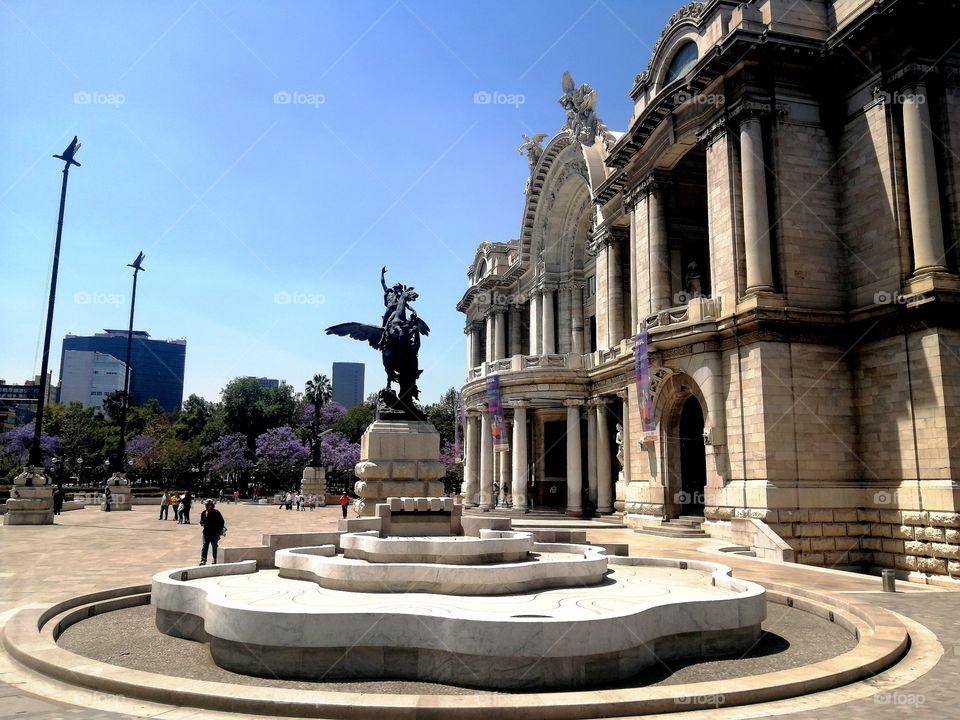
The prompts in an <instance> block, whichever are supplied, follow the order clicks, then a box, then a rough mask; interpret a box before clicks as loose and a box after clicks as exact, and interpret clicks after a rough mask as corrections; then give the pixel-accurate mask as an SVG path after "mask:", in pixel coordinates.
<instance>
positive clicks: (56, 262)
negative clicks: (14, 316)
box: [27, 136, 80, 468]
mask: <svg viewBox="0 0 960 720" xmlns="http://www.w3.org/2000/svg"><path fill="white" fill-rule="evenodd" d="M79 149H80V143H79V142H77V137H76V136H74V137H73V141H72V142H71V143H70V144H69V145H68V146H67V149H66V150H64V151H63V154H62V155H54V156H53V157H55V158H57V159H58V160H63V183H62V184H61V186H60V215H59V217H58V218H57V242H56V244H55V245H54V248H53V272H52V273H51V276H50V299H49V300H48V301H47V328H46V331H45V333H44V335H43V360H42V361H41V363H40V397H39V398H37V415H36V417H35V418H34V427H33V443H32V444H31V445H30V457H29V459H28V460H27V464H28V465H29V466H31V467H35V468H39V467H41V466H42V465H43V457H42V455H41V453H40V433H41V432H42V429H43V409H44V405H45V401H46V395H47V372H48V368H49V366H50V335H51V334H52V333H53V305H54V303H55V302H56V299H57V273H58V271H59V270H60V239H61V237H62V236H63V208H64V205H65V204H66V199H67V178H68V177H69V175H70V166H71V165H76V166H77V167H80V163H78V162H77V161H76V160H74V159H73V156H74V155H75V154H76V153H77V150H79Z"/></svg>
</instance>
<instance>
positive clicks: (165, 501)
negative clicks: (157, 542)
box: [160, 490, 170, 520]
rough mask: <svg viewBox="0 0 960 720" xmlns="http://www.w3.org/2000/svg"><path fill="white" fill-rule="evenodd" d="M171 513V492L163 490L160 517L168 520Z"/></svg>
mask: <svg viewBox="0 0 960 720" xmlns="http://www.w3.org/2000/svg"><path fill="white" fill-rule="evenodd" d="M169 515H170V493H168V492H167V491H166V490H164V491H163V497H161V498H160V519H161V520H166V519H167V518H168V517H169Z"/></svg>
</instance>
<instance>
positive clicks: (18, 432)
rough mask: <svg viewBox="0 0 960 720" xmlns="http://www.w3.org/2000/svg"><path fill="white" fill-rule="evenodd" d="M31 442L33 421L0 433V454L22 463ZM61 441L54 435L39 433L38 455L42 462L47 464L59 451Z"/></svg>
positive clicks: (25, 460) (60, 449) (27, 455)
mask: <svg viewBox="0 0 960 720" xmlns="http://www.w3.org/2000/svg"><path fill="white" fill-rule="evenodd" d="M32 443H33V423H30V424H29V425H21V426H20V427H15V428H14V429H13V430H8V431H7V432H5V433H3V434H2V435H0V454H2V455H3V456H4V457H5V459H6V460H7V461H9V462H13V463H15V464H17V465H23V464H24V463H26V462H27V458H28V457H29V455H30V445H31V444H32ZM62 449H63V443H62V442H61V441H60V438H59V437H57V436H56V435H48V434H47V433H45V432H41V433H40V456H41V457H42V458H43V464H44V465H45V466H49V465H50V463H51V461H52V459H53V456H54V455H56V454H57V453H59V452H61V451H62Z"/></svg>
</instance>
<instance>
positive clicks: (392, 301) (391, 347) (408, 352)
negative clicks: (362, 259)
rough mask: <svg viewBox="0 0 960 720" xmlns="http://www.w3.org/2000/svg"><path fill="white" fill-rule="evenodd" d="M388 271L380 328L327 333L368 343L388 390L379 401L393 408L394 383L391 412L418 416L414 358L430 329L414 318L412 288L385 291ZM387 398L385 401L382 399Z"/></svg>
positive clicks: (346, 327)
mask: <svg viewBox="0 0 960 720" xmlns="http://www.w3.org/2000/svg"><path fill="white" fill-rule="evenodd" d="M386 272H387V268H383V269H382V270H381V271H380V284H381V285H382V286H383V304H384V307H385V311H384V313H383V319H382V321H381V324H380V325H379V326H377V325H368V324H366V323H359V322H347V323H340V324H339V325H333V326H331V327H328V328H327V329H326V333H327V335H340V336H343V337H351V338H353V339H354V340H362V341H364V342H367V343H369V345H370V347H372V348H373V349H374V350H379V351H380V355H381V358H382V360H383V369H384V370H385V371H386V373H387V386H386V388H385V389H384V390H383V391H382V392H381V395H380V397H381V400H384V401H386V403H387V405H393V403H392V402H389V401H388V400H387V398H390V397H392V396H393V390H392V389H391V385H392V384H393V383H397V386H398V388H399V392H398V393H397V395H396V398H397V400H398V401H399V407H391V408H390V409H393V410H398V411H404V412H406V414H411V413H412V414H414V415H417V414H419V411H417V409H416V407H415V406H414V404H413V401H414V400H416V399H417V398H418V397H420V390H419V389H418V388H417V380H418V379H419V377H420V375H421V373H422V372H423V371H422V370H420V368H419V366H418V360H417V355H418V353H419V351H420V336H421V335H429V334H430V327H429V326H428V325H427V324H426V323H425V322H424V321H423V320H421V319H420V318H419V317H418V316H417V311H416V310H414V309H413V307H412V303H413V302H414V301H415V300H417V298H418V297H419V295H418V294H417V291H416V290H415V289H414V288H412V287H407V286H406V285H402V284H399V283H398V284H396V285H394V286H393V287H389V288H388V287H387V284H386V281H385V279H384V278H385V276H386ZM385 396H386V397H385Z"/></svg>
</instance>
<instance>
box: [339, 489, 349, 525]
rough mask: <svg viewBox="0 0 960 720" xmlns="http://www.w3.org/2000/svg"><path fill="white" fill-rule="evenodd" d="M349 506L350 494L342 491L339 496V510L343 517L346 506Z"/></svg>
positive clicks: (344, 517) (345, 517)
mask: <svg viewBox="0 0 960 720" xmlns="http://www.w3.org/2000/svg"><path fill="white" fill-rule="evenodd" d="M348 507H350V496H349V495H347V494H346V493H344V494H343V495H341V496H340V512H342V513H343V519H344V520H346V519H347V508H348Z"/></svg>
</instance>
